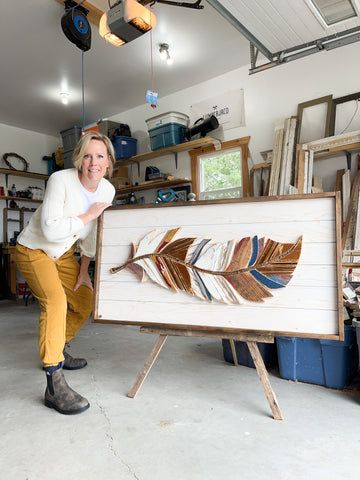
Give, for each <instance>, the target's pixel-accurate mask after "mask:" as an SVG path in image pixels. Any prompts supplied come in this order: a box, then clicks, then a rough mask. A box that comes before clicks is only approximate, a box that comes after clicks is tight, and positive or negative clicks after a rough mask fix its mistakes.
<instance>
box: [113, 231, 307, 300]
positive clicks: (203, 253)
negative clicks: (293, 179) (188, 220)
mask: <svg viewBox="0 0 360 480" xmlns="http://www.w3.org/2000/svg"><path fill="white" fill-rule="evenodd" d="M179 231H180V228H174V229H171V230H168V231H165V232H164V231H159V230H153V231H151V232H150V233H149V234H148V235H146V236H145V237H144V238H143V239H142V240H141V241H140V243H139V245H138V247H137V248H135V247H133V251H132V256H131V258H130V259H129V260H128V261H127V262H125V263H124V264H123V265H120V266H119V267H114V268H111V269H110V271H111V272H112V273H117V272H119V271H121V270H123V269H124V268H129V269H130V270H132V271H133V272H134V273H135V274H136V275H137V276H138V277H139V278H140V279H141V280H142V281H143V280H144V279H145V278H146V277H148V278H149V279H150V280H152V281H153V282H155V283H157V284H158V285H161V286H162V287H164V288H168V289H172V290H174V291H182V292H186V293H188V294H190V295H194V296H196V297H198V298H201V299H202V300H207V301H214V300H215V301H217V302H221V303H227V304H241V303H244V299H245V300H248V301H251V302H263V301H264V299H265V298H269V297H272V294H271V292H270V290H271V289H277V288H283V287H285V286H286V285H287V284H288V283H289V281H290V279H291V277H292V274H293V272H294V270H295V268H296V265H297V263H298V261H299V257H300V253H301V245H302V237H300V238H299V239H298V240H297V242H295V243H279V242H275V241H274V240H270V239H265V238H261V239H258V237H257V236H255V237H252V238H251V237H245V238H242V239H241V240H229V241H227V242H223V243H211V241H210V239H203V238H178V239H175V236H176V235H177V236H179V235H178V234H179Z"/></svg>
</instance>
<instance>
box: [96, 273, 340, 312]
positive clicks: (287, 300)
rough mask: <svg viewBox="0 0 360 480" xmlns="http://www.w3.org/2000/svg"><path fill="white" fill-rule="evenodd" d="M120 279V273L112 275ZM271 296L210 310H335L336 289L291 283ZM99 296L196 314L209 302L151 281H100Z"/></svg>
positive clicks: (215, 304)
mask: <svg viewBox="0 0 360 480" xmlns="http://www.w3.org/2000/svg"><path fill="white" fill-rule="evenodd" d="M116 275H118V276H121V272H120V273H118V274H114V275H113V277H115V276H116ZM271 292H272V294H273V297H271V298H267V299H266V300H265V301H264V302H259V303H256V302H248V301H246V300H244V301H243V305H225V304H221V303H219V302H216V301H214V302H212V303H211V304H210V305H211V306H212V308H214V309H216V310H218V311H219V314H220V310H219V309H221V308H224V307H226V311H227V312H228V313H229V314H230V313H231V314H232V315H234V316H236V314H237V313H238V314H240V312H241V311H242V307H243V306H245V305H247V306H252V307H253V308H254V310H255V309H259V310H261V309H266V308H275V307H277V308H283V309H286V308H288V307H290V308H294V309H298V310H306V309H310V310H335V309H336V308H337V303H336V298H337V288H336V286H333V287H329V286H325V287H319V286H318V287H317V288H316V290H314V287H313V286H304V285H303V286H294V285H292V284H291V282H290V283H289V284H288V285H287V286H286V287H285V288H281V289H278V290H276V291H274V290H272V291H271ZM99 295H100V298H101V300H102V301H104V302H107V301H118V302H119V304H121V303H122V302H123V301H124V302H128V301H129V302H141V303H143V304H144V305H148V304H149V303H157V301H158V299H159V298H160V297H161V298H162V299H163V301H164V303H166V304H167V305H170V304H179V305H180V304H181V305H182V304H186V305H193V306H194V308H196V309H197V310H198V311H199V312H202V311H203V310H207V307H208V305H209V302H206V301H204V300H201V299H199V298H197V297H194V296H191V295H188V294H186V293H184V292H175V291H174V290H170V289H165V288H163V287H161V286H159V285H157V284H156V283H153V282H151V281H147V282H144V283H142V284H139V283H135V282H116V281H112V282H107V281H101V285H100V289H99Z"/></svg>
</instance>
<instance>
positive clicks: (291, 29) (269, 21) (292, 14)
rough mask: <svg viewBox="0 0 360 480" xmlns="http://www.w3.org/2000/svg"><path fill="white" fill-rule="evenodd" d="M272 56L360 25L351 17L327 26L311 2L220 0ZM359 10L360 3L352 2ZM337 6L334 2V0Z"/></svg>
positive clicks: (358, 20)
mask: <svg viewBox="0 0 360 480" xmlns="http://www.w3.org/2000/svg"><path fill="white" fill-rule="evenodd" d="M218 1H219V3H220V4H221V5H222V6H223V7H224V8H225V9H226V10H228V11H229V12H230V13H231V14H232V15H233V16H234V17H235V18H236V19H237V20H238V21H239V22H241V23H242V24H243V25H244V26H245V27H246V28H247V29H248V30H250V32H251V33H252V34H253V35H254V37H256V38H257V39H258V40H259V41H260V42H261V43H262V44H263V45H264V46H265V47H266V48H267V49H268V50H269V51H270V52H271V53H276V52H279V51H282V50H286V49H288V48H292V47H295V46H298V45H302V44H304V43H307V42H311V41H313V40H318V39H319V38H323V37H327V36H329V35H333V34H336V33H339V32H342V31H344V30H348V29H351V28H354V27H358V26H359V25H360V18H359V17H356V18H351V19H348V20H346V21H344V22H341V23H338V24H336V25H333V26H331V27H327V26H325V25H324V23H323V22H321V20H320V19H319V17H320V16H319V15H318V14H317V15H316V13H315V9H314V8H311V3H310V1H309V0H218ZM353 1H354V4H355V7H356V9H357V11H359V8H360V2H359V0H353ZM334 3H336V2H335V0H334Z"/></svg>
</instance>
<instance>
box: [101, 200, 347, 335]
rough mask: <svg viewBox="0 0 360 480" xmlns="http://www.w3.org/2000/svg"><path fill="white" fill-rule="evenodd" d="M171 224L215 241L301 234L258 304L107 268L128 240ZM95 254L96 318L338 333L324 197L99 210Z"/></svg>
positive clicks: (331, 227)
mask: <svg viewBox="0 0 360 480" xmlns="http://www.w3.org/2000/svg"><path fill="white" fill-rule="evenodd" d="M171 226H173V227H174V226H179V227H181V228H182V229H183V232H182V234H181V235H180V236H187V235H190V236H199V237H203V238H204V237H207V238H211V239H212V240H216V241H225V240H229V239H234V238H242V237H243V236H246V234H248V235H249V234H251V235H253V234H259V235H264V234H265V235H266V236H268V237H270V238H273V239H274V240H279V241H283V242H294V241H295V240H297V238H298V237H299V236H300V235H303V239H304V244H303V249H302V253H301V256H300V261H299V264H298V266H297V268H296V270H295V272H294V276H293V278H292V280H291V282H290V283H289V285H287V286H286V287H285V288H283V289H278V290H272V294H273V297H272V298H270V299H266V300H265V301H264V302H262V303H255V302H253V303H251V302H245V301H244V303H245V304H244V305H230V306H229V305H224V304H219V303H215V302H213V303H208V302H205V301H202V300H199V299H197V298H193V297H192V296H189V295H187V294H185V293H175V292H172V291H169V290H167V289H164V288H162V287H160V286H158V285H156V284H154V283H152V282H150V281H148V282H145V283H140V282H138V281H137V280H136V279H135V277H134V276H133V275H132V273H131V272H128V271H122V272H119V273H118V274H115V275H113V274H110V273H109V268H110V267H114V266H117V265H119V264H121V263H123V262H125V261H126V260H127V259H128V257H129V254H130V245H131V242H134V243H138V242H139V241H140V240H141V239H142V238H143V236H144V235H145V234H147V233H149V231H150V230H152V229H154V227H155V228H156V227H157V228H159V229H160V230H163V231H164V230H167V229H168V228H169V227H171ZM245 232H246V233H245ZM234 233H235V235H234ZM99 253H100V255H99V258H100V259H101V264H100V266H99V272H98V273H99V285H98V318H99V319H100V318H102V319H105V320H122V321H126V322H128V323H132V322H144V324H146V323H148V322H151V323H165V324H167V323H168V322H167V321H166V318H168V313H169V314H170V313H171V320H170V323H171V325H176V324H179V325H196V326H202V327H204V328H206V327H209V328H210V327H212V326H216V327H221V326H222V327H224V328H228V327H231V328H234V327H235V328H243V329H244V328H247V329H248V328H251V329H255V330H264V329H265V330H270V331H282V332H294V334H295V333H299V332H301V333H303V334H315V333H317V334H321V335H323V334H329V335H333V334H336V333H338V330H337V317H338V308H337V301H338V295H337V289H338V285H337V275H336V241H335V198H334V197H332V196H325V197H319V198H314V197H312V198H302V199H301V198H295V199H294V200H287V199H286V200H285V199H279V200H271V201H265V200H264V201H260V202H251V201H250V202H238V203H225V204H205V205H204V204H200V205H199V204H195V205H191V206H190V205H184V206H175V205H171V206H167V207H165V208H160V207H156V206H155V207H153V208H134V209H126V208H124V209H118V210H107V211H105V213H104V221H103V231H102V248H101V252H99ZM111 309H113V311H112V312H111ZM185 314H186V315H185ZM248 316H249V317H250V319H251V320H249V319H248ZM245 317H246V320H243V318H245ZM309 319H311V320H309ZM326 319H327V320H326ZM214 322H215V324H214ZM221 322H223V323H221ZM265 325H266V328H265Z"/></svg>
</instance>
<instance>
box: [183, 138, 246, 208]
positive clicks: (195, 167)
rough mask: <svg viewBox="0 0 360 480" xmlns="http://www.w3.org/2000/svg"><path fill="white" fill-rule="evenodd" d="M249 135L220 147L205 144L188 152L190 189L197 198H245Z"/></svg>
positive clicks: (222, 144) (224, 143)
mask: <svg viewBox="0 0 360 480" xmlns="http://www.w3.org/2000/svg"><path fill="white" fill-rule="evenodd" d="M249 140H250V137H244V138H239V139H237V140H230V141H228V142H222V143H221V149H220V150H215V148H214V147H212V146H211V147H204V148H199V149H196V150H192V151H191V152H190V156H191V165H192V182H193V191H194V192H195V193H196V197H197V199H198V200H213V199H226V198H238V197H246V196H248V195H249V194H250V192H249V183H250V182H249V171H248V165H247V159H248V143H249Z"/></svg>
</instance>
